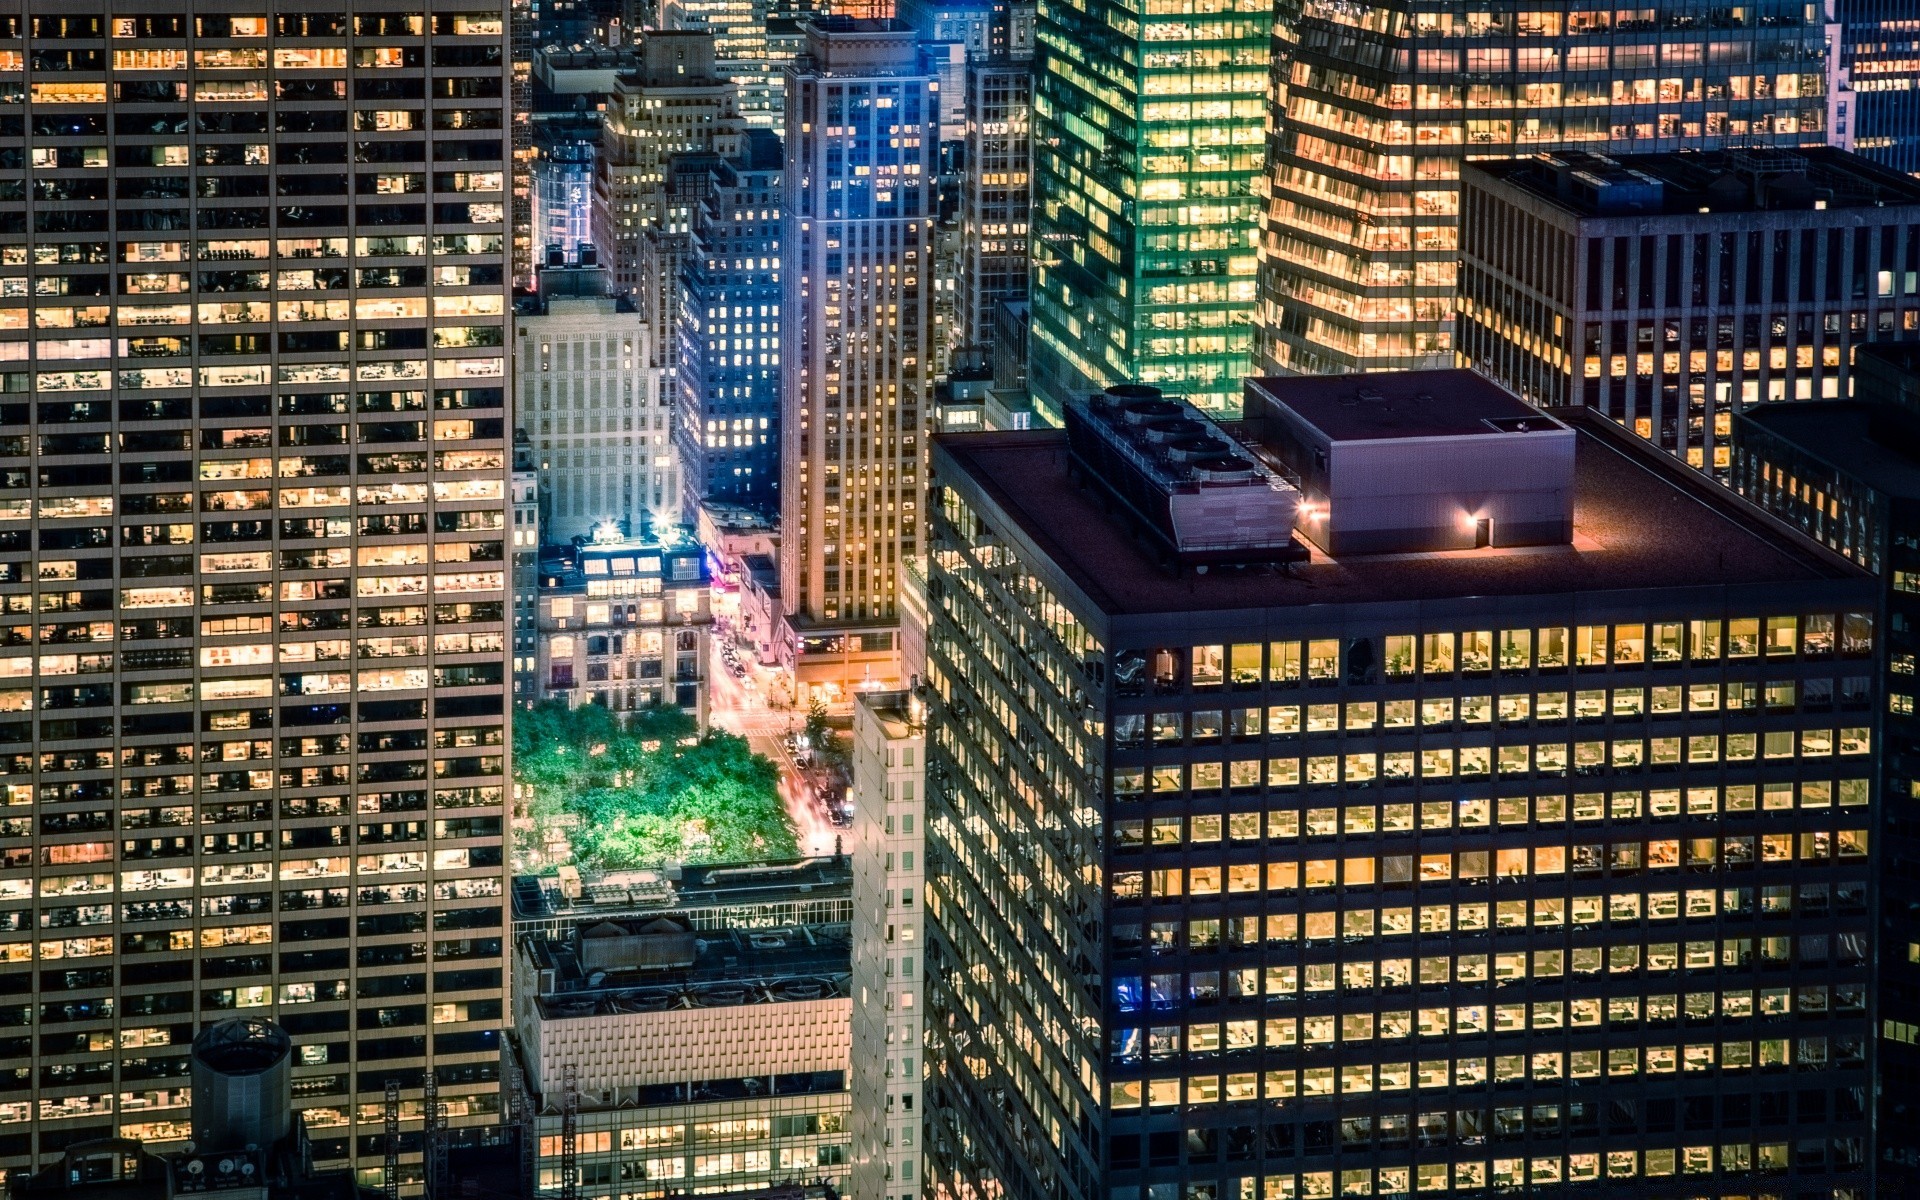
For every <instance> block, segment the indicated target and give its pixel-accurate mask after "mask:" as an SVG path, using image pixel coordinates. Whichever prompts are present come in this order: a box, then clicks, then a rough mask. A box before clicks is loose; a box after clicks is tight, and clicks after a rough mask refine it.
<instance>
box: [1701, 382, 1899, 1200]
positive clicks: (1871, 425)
mask: <svg viewBox="0 0 1920 1200" xmlns="http://www.w3.org/2000/svg"><path fill="white" fill-rule="evenodd" d="M1855 370H1856V372H1857V376H1856V386H1855V389H1854V394H1855V397H1856V398H1855V399H1854V400H1852V401H1841V402H1837V403H1831V404H1778V405H1774V404H1769V405H1764V406H1762V407H1760V408H1757V409H1754V410H1752V411H1750V412H1744V413H1741V414H1740V415H1739V416H1737V417H1735V418H1734V423H1733V433H1734V437H1733V444H1734V463H1733V472H1732V483H1733V486H1734V487H1735V488H1736V489H1738V491H1739V492H1740V494H1741V495H1743V496H1745V497H1747V499H1749V500H1751V501H1753V502H1754V503H1755V504H1758V505H1760V506H1761V507H1763V508H1765V509H1766V510H1767V511H1769V512H1771V513H1773V514H1774V515H1775V516H1777V517H1779V518H1781V519H1782V520H1784V521H1786V522H1787V523H1788V524H1790V525H1793V526H1794V527H1795V528H1797V529H1800V530H1803V531H1804V532H1805V533H1806V534H1807V535H1808V536H1810V537H1813V538H1815V539H1817V540H1819V541H1822V542H1824V543H1826V544H1827V545H1828V546H1830V547H1832V548H1833V549H1834V550H1837V551H1839V552H1840V553H1841V554H1844V555H1846V556H1847V557H1848V558H1850V559H1852V560H1853V561H1855V562H1857V563H1859V564H1860V565H1861V566H1862V567H1864V568H1866V569H1867V570H1869V571H1872V572H1873V573H1874V574H1876V575H1878V576H1879V577H1880V581H1881V586H1882V592H1881V604H1882V606H1883V607H1882V616H1881V620H1880V626H1881V628H1882V629H1883V630H1884V631H1885V632H1884V633H1883V635H1882V638H1883V643H1882V646H1881V653H1880V667H1881V671H1882V687H1883V688H1884V689H1885V691H1886V695H1887V701H1886V706H1885V713H1886V715H1885V717H1884V724H1883V726H1882V729H1881V737H1880V747H1881V748H1880V754H1879V760H1880V768H1881V789H1882V791H1881V794H1882V795H1884V796H1890V797H1903V796H1911V795H1913V794H1914V790H1913V789H1914V786H1915V780H1916V779H1920V720H1916V718H1915V716H1914V699H1913V693H1914V661H1915V657H1916V655H1920V350H1916V348H1915V347H1910V346H1874V347H1865V348H1862V350H1861V352H1860V355H1859V358H1858V359H1857V360H1856V362H1855ZM1896 811H1897V810H1896V809H1895V808H1894V806H1893V805H1891V804H1889V805H1888V806H1887V807H1886V809H1885V810H1884V811H1883V817H1882V821H1881V824H1880V829H1879V832H1878V833H1877V835H1876V837H1877V839H1878V840H1877V842H1876V844H1875V848H1874V853H1875V855H1876V857H1877V858H1878V859H1879V862H1880V889H1881V890H1880V896H1879V899H1878V910H1879V914H1880V923H1879V936H1880V942H1879V947H1878V949H1879V953H1878V967H1879V976H1878V981H1877V982H1878V986H1877V989H1876V991H1877V999H1878V1002H1879V1006H1878V1012H1877V1014H1876V1015H1877V1024H1878V1026H1879V1029H1880V1031H1881V1036H1880V1040H1879V1043H1878V1045H1877V1052H1876V1061H1875V1064H1874V1066H1875V1071H1874V1074H1875V1078H1876V1079H1877V1080H1878V1083H1879V1086H1878V1088H1877V1096H1878V1100H1879V1106H1880V1107H1879V1120H1878V1125H1877V1129H1876V1134H1877V1138H1876V1141H1877V1146H1876V1148H1877V1150H1878V1154H1877V1156H1876V1158H1877V1161H1876V1164H1875V1169H1876V1171H1877V1172H1878V1174H1879V1178H1878V1180H1877V1183H1878V1186H1879V1189H1880V1190H1879V1191H1878V1193H1876V1194H1878V1195H1883V1196H1897V1195H1900V1194H1901V1193H1903V1192H1910V1191H1913V1190H1914V1189H1915V1187H1916V1186H1920V1105H1916V1104H1915V1103H1914V1101H1913V1099H1912V1097H1911V1096H1910V1094H1909V1092H1910V1090H1911V1089H1909V1088H1907V1087H1906V1086H1905V1084H1904V1081H1905V1080H1906V1079H1909V1078H1911V1077H1912V1075H1913V1072H1914V1071H1915V1070H1916V1069H1920V1049H1917V1048H1916V1047H1917V1046H1920V949H1916V948H1915V947H1916V946H1920V937H1916V936H1915V930H1914V929H1913V925H1912V921H1911V917H1910V914H1911V913H1912V912H1913V911H1914V909H1915V906H1916V905H1920V888H1917V887H1916V886H1915V884H1914V879H1915V871H1914V868H1915V865H1916V864H1917V863H1920V840H1916V838H1915V837H1914V834H1913V831H1912V830H1911V828H1909V826H1908V824H1907V822H1905V821H1903V820H1901V819H1900V818H1899V817H1898V816H1896V815H1895V813H1896Z"/></svg>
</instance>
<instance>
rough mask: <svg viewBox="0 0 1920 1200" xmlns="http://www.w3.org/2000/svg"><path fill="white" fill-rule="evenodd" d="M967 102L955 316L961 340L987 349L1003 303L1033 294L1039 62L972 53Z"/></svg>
mask: <svg viewBox="0 0 1920 1200" xmlns="http://www.w3.org/2000/svg"><path fill="white" fill-rule="evenodd" d="M965 108H966V152H965V154H964V155H963V156H962V164H963V168H962V172H963V173H962V175H961V180H960V253H961V262H960V277H959V279H958V280H957V281H956V284H957V289H958V292H959V296H958V300H957V303H956V314H955V320H956V323H957V325H958V331H957V340H958V342H959V344H960V345H961V346H964V347H967V348H969V349H974V350H985V349H988V348H990V347H991V346H992V345H993V343H994V330H995V322H996V321H997V319H998V310H999V306H1000V305H1001V304H1002V303H1010V304H1013V303H1021V302H1023V301H1025V300H1026V298H1027V268H1028V259H1027V234H1028V229H1027V221H1028V211H1029V207H1030V205H1031V203H1032V198H1033V188H1032V178H1033V176H1032V170H1033V141H1032V129H1031V124H1032V120H1033V60H1032V59H1031V58H1027V59H1024V60H1022V59H1013V58H1000V59H969V60H968V63H967V86H966V97H965Z"/></svg>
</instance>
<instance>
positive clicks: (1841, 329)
mask: <svg viewBox="0 0 1920 1200" xmlns="http://www.w3.org/2000/svg"><path fill="white" fill-rule="evenodd" d="M1461 180H1462V182H1461V196H1462V216H1461V246H1460V253H1461V279H1460V324H1459V336H1460V354H1461V356H1462V357H1463V358H1464V359H1465V360H1466V361H1468V362H1470V363H1472V364H1473V365H1474V366H1475V367H1477V368H1478V369H1479V370H1481V371H1483V372H1485V373H1486V374H1487V375H1489V376H1491V377H1492V378H1494V379H1497V380H1499V381H1500V382H1501V383H1503V384H1505V385H1506V386H1507V387H1508V388H1510V389H1512V390H1513V391H1515V392H1517V393H1519V394H1520V395H1521V396H1524V397H1526V398H1527V399H1529V400H1532V401H1534V402H1535V403H1538V404H1543V405H1561V404H1580V405H1585V406H1587V407H1589V408H1595V409H1598V410H1599V411H1601V412H1603V413H1605V414H1606V415H1607V416H1609V417H1611V418H1612V419H1613V420H1615V421H1618V422H1620V423H1621V424H1622V425H1625V426H1626V427H1628V428H1629V429H1632V430H1633V431H1634V432H1635V433H1637V434H1639V435H1640V436H1641V437H1644V438H1647V439H1648V440H1650V441H1652V442H1653V443H1654V444H1655V445H1657V446H1659V447H1660V448H1661V449H1663V450H1665V451H1667V452H1668V453H1670V454H1675V455H1678V456H1680V457H1682V458H1683V459H1685V460H1686V462H1687V463H1688V464H1689V465H1691V466H1695V467H1703V468H1708V469H1711V470H1713V471H1714V472H1715V473H1716V474H1720V475H1724V474H1725V473H1726V470H1727V467H1728V464H1729V461H1730V459H1729V455H1730V450H1729V443H1728V437H1729V433H1730V422H1731V421H1732V420H1733V414H1734V413H1735V412H1736V411H1738V410H1739V409H1741V408H1745V407H1748V406H1751V405H1754V404H1757V403H1759V402H1761V401H1774V400H1809V399H1833V398H1836V397H1845V396H1848V395H1850V394H1851V393H1852V376H1851V369H1852V362H1853V355H1854V350H1855V349H1856V348H1857V347H1859V346H1860V345H1862V344H1864V343H1866V342H1870V341H1874V340H1876V339H1891V338H1900V339H1913V338H1917V337H1920V181H1916V180H1914V179H1911V178H1909V177H1907V176H1903V175H1900V174H1898V173H1896V172H1893V171H1889V170H1887V169H1886V168H1884V167H1879V166H1876V165H1874V164H1873V163H1870V162H1868V161H1866V160H1865V159H1862V158H1860V157H1858V156H1855V155H1851V154H1847V153H1845V152H1844V151H1839V150H1828V149H1815V150H1794V151H1752V150H1739V151H1715V152H1710V153H1704V154H1701V153H1690V154H1645V155H1630V156H1625V157H1619V158H1613V157H1607V156H1602V155H1593V154H1572V153H1566V154H1543V155H1539V156H1536V157H1534V158H1531V159H1522V160H1517V161H1513V162H1500V163H1473V164H1470V165H1469V166H1468V167H1467V169H1466V170H1465V171H1464V172H1463V173H1462V176H1461Z"/></svg>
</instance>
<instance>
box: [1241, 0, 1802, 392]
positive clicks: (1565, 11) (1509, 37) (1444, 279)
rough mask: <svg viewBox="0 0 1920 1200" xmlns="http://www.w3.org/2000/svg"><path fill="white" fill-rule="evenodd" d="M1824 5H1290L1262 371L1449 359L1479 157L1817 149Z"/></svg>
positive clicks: (1265, 252)
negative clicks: (1463, 204)
mask: <svg viewBox="0 0 1920 1200" xmlns="http://www.w3.org/2000/svg"><path fill="white" fill-rule="evenodd" d="M1827 39H1828V30H1827V25H1826V18H1825V13H1824V10H1823V9H1822V8H1821V6H1819V5H1811V6H1809V5H1806V4H1803V3H1800V2H1799V0H1762V2H1761V3H1758V4H1752V5H1746V6H1743V7H1741V8H1738V9H1731V10H1730V9H1726V8H1725V7H1724V6H1722V5H1718V4H1716V3H1712V2H1711V0H1681V2H1680V3H1676V4H1670V5H1667V6H1666V7H1664V8H1662V9H1661V10H1660V11H1659V14H1658V17H1657V18H1656V17H1655V16H1652V15H1647V14H1645V13H1644V12H1643V10H1639V9H1620V10H1618V11H1617V12H1616V11H1603V10H1599V9H1594V8H1590V7H1588V6H1586V5H1584V4H1574V3H1566V2H1564V0H1559V2H1556V3H1551V4H1540V5H1532V6H1529V8H1528V9H1527V10H1526V11H1524V12H1523V11H1519V10H1513V9H1502V10H1499V11H1489V12H1473V13H1465V14H1462V13H1459V12H1456V11H1455V10H1454V9H1453V8H1452V6H1450V5H1447V4H1444V3H1439V2H1437V0H1415V2H1414V3H1412V4H1401V5H1387V4H1361V5H1359V6H1357V7H1344V6H1334V7H1327V6H1322V5H1318V4H1301V3H1297V2H1294V0H1289V3H1288V4H1286V5H1284V6H1283V12H1282V14H1281V19H1280V20H1278V21H1277V22H1275V25H1274V43H1273V63H1274V68H1273V69H1274V82H1275V87H1274V92H1273V95H1274V98H1275V103H1276V109H1275V112H1274V114H1273V120H1272V122H1271V129H1272V138H1271V140H1270V142H1269V145H1268V148H1267V155H1266V187H1265V204H1266V215H1265V224H1264V229H1263V232H1262V236H1261V245H1260V260H1261V266H1260V304H1259V317H1258V326H1259V329H1258V341H1259V345H1258V348H1257V359H1258V363H1259V365H1260V367H1261V369H1262V370H1269V371H1275V372H1286V373H1298V374H1309V375H1313V374H1336V373H1340V372H1345V371H1370V370H1391V369H1406V368H1409V367H1422V366H1427V367H1432V366H1447V365H1451V363H1452V358H1453V343H1452V325H1453V314H1454V293H1455V288H1456V286H1457V279H1456V262H1457V260H1458V258H1459V247H1458V240H1459V234H1458V217H1459V211H1460V208H1459V196H1460V185H1459V177H1460V163H1461V161H1462V159H1471V158H1507V157H1512V156H1515V155H1522V154H1530V153H1533V152H1535V151H1555V150H1580V149H1588V150H1595V151H1600V152H1605V153H1623V154H1624V153H1650V152H1670V151H1675V150H1681V149H1723V148H1728V147H1735V146H1802V145H1807V146H1818V145H1821V144H1823V143H1824V142H1825V141H1826V138H1827V130H1826V125H1827V93H1828V83H1829V80H1828V74H1829V64H1830V63H1831V61H1832V60H1831V59H1830V58H1829V56H1828V54H1827V50H1826V44H1827Z"/></svg>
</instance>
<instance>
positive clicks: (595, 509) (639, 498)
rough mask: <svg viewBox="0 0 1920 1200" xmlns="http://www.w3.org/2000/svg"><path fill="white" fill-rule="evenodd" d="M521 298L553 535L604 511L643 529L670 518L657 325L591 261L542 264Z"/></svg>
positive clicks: (559, 537)
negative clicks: (534, 287) (614, 291)
mask: <svg viewBox="0 0 1920 1200" xmlns="http://www.w3.org/2000/svg"><path fill="white" fill-rule="evenodd" d="M539 279H540V284H541V286H540V288H539V290H538V291H535V292H532V293H527V294H522V295H520V296H518V297H516V299H515V308H516V316H515V321H514V329H515V331H516V332H515V335H514V336H515V344H516V353H515V355H514V373H515V380H514V382H515V384H516V385H517V386H516V391H515V404H516V405H517V407H518V410H519V418H518V419H519V422H520V428H522V429H524V430H525V431H526V433H527V436H528V438H529V439H530V440H531V441H532V444H533V456H534V464H535V467H536V470H537V472H538V477H539V503H540V527H541V533H542V536H543V537H544V538H545V539H546V540H547V541H549V542H564V541H566V540H567V539H569V538H573V537H581V536H588V535H591V534H592V533H593V532H594V531H595V530H596V529H598V528H599V527H600V526H601V525H602V524H604V523H606V522H609V521H611V522H613V523H614V524H615V525H616V526H618V527H619V528H620V529H621V531H622V532H624V533H628V534H632V535H636V536H637V535H640V534H642V533H644V532H645V531H646V530H647V529H649V528H654V527H660V526H665V525H671V524H674V523H675V522H677V521H678V520H679V514H680V473H679V471H678V469H677V468H676V466H675V463H674V434H673V418H674V413H673V392H672V389H670V388H669V387H667V386H666V380H665V377H664V375H663V373H662V372H661V371H660V370H659V369H658V368H655V367H654V366H652V365H651V359H652V358H653V342H654V337H655V332H654V329H653V327H652V326H651V325H649V324H648V323H647V322H646V321H644V320H643V319H642V318H641V316H640V313H639V310H638V308H637V306H636V305H635V304H634V302H633V301H632V300H631V299H630V298H627V297H624V296H613V295H608V294H607V291H606V289H607V287H608V286H609V281H608V273H607V271H606V270H605V269H604V268H601V267H599V266H596V265H592V264H571V265H569V264H562V265H558V266H550V267H547V268H544V269H543V270H542V271H541V272H540V276H539Z"/></svg>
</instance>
